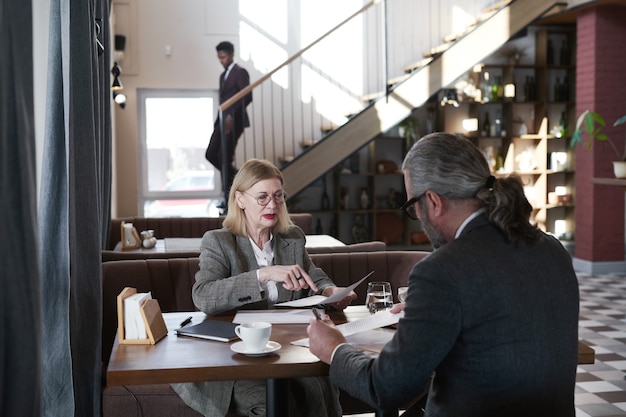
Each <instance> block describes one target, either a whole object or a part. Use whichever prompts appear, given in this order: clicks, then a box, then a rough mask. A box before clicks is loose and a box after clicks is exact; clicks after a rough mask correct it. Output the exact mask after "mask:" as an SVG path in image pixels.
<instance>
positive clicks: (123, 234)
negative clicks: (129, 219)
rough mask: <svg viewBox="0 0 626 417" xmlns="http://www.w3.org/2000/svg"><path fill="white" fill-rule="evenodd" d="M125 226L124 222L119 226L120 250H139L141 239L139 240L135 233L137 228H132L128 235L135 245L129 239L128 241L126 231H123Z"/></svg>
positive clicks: (137, 234)
mask: <svg viewBox="0 0 626 417" xmlns="http://www.w3.org/2000/svg"><path fill="white" fill-rule="evenodd" d="M125 224H126V222H122V223H121V224H120V236H121V238H122V250H127V249H139V248H141V239H140V238H139V233H137V228H135V227H134V226H133V227H132V228H131V230H130V233H131V235H132V241H134V242H135V243H131V239H128V238H127V236H126V235H127V231H125V230H124V225H125ZM128 225H129V226H131V225H132V223H129V224H128Z"/></svg>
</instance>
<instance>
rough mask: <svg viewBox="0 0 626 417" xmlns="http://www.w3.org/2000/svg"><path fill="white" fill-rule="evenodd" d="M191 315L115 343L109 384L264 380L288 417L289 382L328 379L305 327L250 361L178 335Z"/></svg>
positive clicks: (353, 309)
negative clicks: (162, 330)
mask: <svg viewBox="0 0 626 417" xmlns="http://www.w3.org/2000/svg"><path fill="white" fill-rule="evenodd" d="M190 315H191V316H194V323H198V322H200V321H201V320H202V317H204V313H202V312H194V313H165V314H163V316H164V318H165V321H166V324H167V327H168V335H167V337H165V339H163V340H161V341H160V342H158V343H157V344H156V345H120V344H119V342H118V340H117V338H116V340H115V343H114V345H113V350H112V352H111V359H110V361H109V366H108V369H107V385H132V384H139V385H142V384H170V383H176V382H200V381H225V380H236V379H242V378H245V379H265V380H267V415H268V416H276V417H277V416H287V415H288V413H289V410H288V408H289V404H288V402H287V401H285V400H284V399H285V398H288V395H287V394H286V393H287V392H288V390H289V379H290V378H295V377H307V376H326V375H328V370H329V367H328V365H326V364H325V363H323V362H320V361H319V359H318V358H317V357H316V356H315V355H313V354H312V353H310V352H309V349H308V348H305V347H300V346H295V345H292V344H291V343H290V342H292V341H294V340H297V339H300V338H303V337H306V336H307V335H306V326H307V325H306V324H274V325H273V327H272V336H271V340H273V341H275V342H278V343H280V344H281V349H280V350H279V351H278V352H276V354H271V355H269V356H265V357H248V356H244V355H240V354H238V353H235V352H233V351H232V350H231V349H230V345H231V344H230V343H223V342H214V341H208V340H200V339H193V338H186V337H178V336H176V334H175V333H174V331H173V330H174V329H176V328H178V327H179V325H180V323H181V322H182V321H183V320H184V319H186V318H187V317H189V316H190ZM366 315H368V312H367V309H366V308H365V306H350V307H348V308H347V309H346V310H345V313H336V314H333V320H334V321H335V322H343V321H346V320H357V319H359V318H361V317H363V316H366ZM231 319H232V317H224V320H229V321H230V320H231ZM594 360H595V351H594V350H593V349H592V348H591V347H589V346H587V345H586V344H585V343H583V342H579V343H578V363H579V364H593V363H594Z"/></svg>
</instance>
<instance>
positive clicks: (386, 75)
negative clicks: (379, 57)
mask: <svg viewBox="0 0 626 417" xmlns="http://www.w3.org/2000/svg"><path fill="white" fill-rule="evenodd" d="M382 9H383V13H382V15H383V17H382V19H383V78H384V80H383V82H384V83H385V85H384V86H383V87H384V91H385V100H386V101H389V91H390V89H391V86H390V85H389V59H388V56H387V53H388V52H387V51H388V48H387V0H383V7H382Z"/></svg>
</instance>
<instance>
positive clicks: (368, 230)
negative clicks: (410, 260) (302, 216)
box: [292, 135, 428, 249]
mask: <svg viewBox="0 0 626 417" xmlns="http://www.w3.org/2000/svg"><path fill="white" fill-rule="evenodd" d="M406 151H407V142H406V139H405V138H403V137H400V136H385V135H381V136H379V137H378V138H376V139H374V140H373V141H372V142H370V143H369V145H367V146H366V147H364V148H362V149H360V150H359V151H358V152H356V153H355V154H354V155H352V156H351V157H350V158H348V159H346V160H345V161H344V162H343V163H342V164H340V166H338V167H337V168H336V169H335V170H334V171H333V172H331V173H329V174H327V175H326V177H325V180H322V182H321V183H320V184H318V185H320V186H321V187H320V191H319V193H320V197H319V199H318V197H316V196H317V192H316V191H315V190H314V187H310V188H311V189H310V190H308V191H307V194H309V193H310V194H311V198H309V200H308V201H307V202H306V203H305V202H303V204H302V207H297V209H296V210H295V211H306V212H309V213H311V214H313V217H314V221H313V224H314V227H315V228H316V229H317V225H318V223H319V225H320V228H321V230H319V231H318V232H322V233H328V234H331V235H333V236H335V237H336V238H338V239H339V240H341V241H342V242H344V243H347V244H351V243H358V242H361V241H369V240H382V241H384V242H386V243H387V245H388V246H389V247H390V248H391V249H393V248H398V249H400V248H408V247H417V246H415V245H413V241H412V239H413V238H415V237H416V236H417V237H420V238H422V239H423V238H424V236H423V234H422V233H421V230H420V229H419V223H418V222H412V221H411V220H410V219H409V218H408V217H406V216H404V214H403V213H402V212H401V211H400V207H401V206H402V204H403V203H404V202H405V201H406V191H405V189H404V177H403V174H402V172H401V164H402V159H403V158H404V155H405V154H406ZM324 183H325V184H324ZM363 193H365V194H366V197H363ZM324 194H326V195H327V196H328V201H329V204H328V205H329V207H328V209H325V208H324V204H319V205H318V204H316V202H317V201H322V200H324V197H323V196H324ZM292 211H293V210H292ZM420 244H422V245H423V246H420V248H422V247H427V246H428V241H423V240H422V241H420Z"/></svg>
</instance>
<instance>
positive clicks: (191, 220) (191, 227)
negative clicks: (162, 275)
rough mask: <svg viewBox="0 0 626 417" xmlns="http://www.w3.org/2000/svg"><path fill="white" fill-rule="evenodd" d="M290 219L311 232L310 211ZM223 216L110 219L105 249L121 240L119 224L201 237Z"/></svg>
mask: <svg viewBox="0 0 626 417" xmlns="http://www.w3.org/2000/svg"><path fill="white" fill-rule="evenodd" d="M289 217H290V218H291V221H292V222H294V223H295V224H296V225H298V226H300V228H301V229H302V230H303V231H304V233H305V234H308V235H310V234H312V233H313V216H312V215H311V214H310V213H292V214H290V215H289ZM223 221H224V217H155V218H149V217H122V218H117V219H111V227H110V229H109V242H108V245H107V247H106V248H105V249H108V250H113V249H114V248H115V245H117V243H118V242H120V241H121V229H120V227H121V224H122V222H125V223H132V224H133V226H134V227H135V228H136V229H137V232H141V231H143V230H154V235H155V236H156V237H157V238H158V239H162V238H166V237H202V236H203V235H204V232H206V231H207V230H213V229H219V228H221V227H222V222H223Z"/></svg>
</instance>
